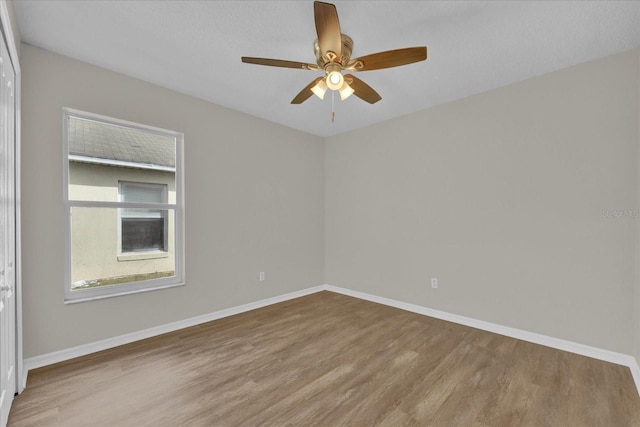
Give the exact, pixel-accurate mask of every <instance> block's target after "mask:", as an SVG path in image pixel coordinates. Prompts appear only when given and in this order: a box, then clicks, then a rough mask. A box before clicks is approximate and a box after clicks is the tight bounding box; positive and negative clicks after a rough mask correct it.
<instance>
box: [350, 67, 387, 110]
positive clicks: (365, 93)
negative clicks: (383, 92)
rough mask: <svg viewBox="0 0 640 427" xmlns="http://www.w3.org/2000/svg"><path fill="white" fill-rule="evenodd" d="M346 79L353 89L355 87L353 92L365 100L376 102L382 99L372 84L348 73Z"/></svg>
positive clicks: (370, 102) (371, 102)
mask: <svg viewBox="0 0 640 427" xmlns="http://www.w3.org/2000/svg"><path fill="white" fill-rule="evenodd" d="M344 79H345V81H347V82H348V83H349V86H351V89H353V94H354V95H355V96H357V97H358V98H360V99H362V100H363V101H366V102H368V103H369V104H375V103H376V102H378V101H380V100H381V99H382V97H381V96H380V95H379V94H378V92H376V91H375V90H373V89H372V88H371V86H369V85H368V84H366V83H365V82H363V81H362V80H360V79H359V78H357V77H356V76H354V75H352V74H347V75H345V76H344Z"/></svg>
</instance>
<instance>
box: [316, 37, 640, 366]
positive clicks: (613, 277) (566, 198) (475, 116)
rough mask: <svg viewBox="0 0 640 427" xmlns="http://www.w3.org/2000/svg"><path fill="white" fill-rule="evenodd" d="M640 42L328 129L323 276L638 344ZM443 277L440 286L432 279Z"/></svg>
mask: <svg viewBox="0 0 640 427" xmlns="http://www.w3.org/2000/svg"><path fill="white" fill-rule="evenodd" d="M639 69H640V68H639V50H638V49H635V50H632V51H628V52H625V53H621V54H617V55H614V56H611V57H608V58H605V59H601V60H598V61H594V62H589V63H586V64H582V65H579V66H576V67H572V68H569V69H565V70H561V71H558V72H555V73H552V74H548V75H544V76H541V77H537V78H534V79H530V80H527V81H524V82H521V83H517V84H514V85H510V86H506V87H503V88H500V89H497V90H493V91H490V92H486V93H483V94H480V95H477V96H473V97H469V98H465V99H462V100H459V101H456V102H452V103H449V104H446V105H442V106H439V107H435V108H431V109H428V110H426V111H422V112H419V113H416V114H412V115H410V116H405V117H402V118H398V119H394V120H391V121H388V122H385V123H381V124H378V125H375V126H371V127H368V128H366V129H361V130H357V131H354V132H351V133H348V134H343V135H340V136H337V137H334V138H331V139H330V140H328V141H327V142H326V146H325V176H326V178H325V209H326V216H325V218H326V220H325V261H326V267H325V278H326V280H327V283H329V284H332V285H336V286H343V287H346V288H350V289H354V290H358V291H363V292H368V293H372V294H375V295H379V296H384V297H389V298H393V299H397V300H400V301H405V302H409V303H414V304H419V305H422V306H426V307H430V308H434V309H439V310H444V311H447V312H450V313H455V314H460V315H464V316H469V317H472V318H476V319H481V320H485V321H489V322H495V323H498V324H501V325H506V326H510V327H514V328H521V329H524V330H527V331H531V332H537V333H541V334H545V335H549V336H552V337H558V338H562V339H567V340H571V341H575V342H578V343H583V344H587V345H592V346H597V347H601V348H605V349H609V350H613V351H618V352H623V353H627V354H632V353H633V352H634V338H635V335H636V334H637V330H636V329H635V327H634V318H635V315H634V311H635V310H636V307H635V305H636V304H635V301H636V299H637V295H636V292H637V289H636V286H637V277H636V242H637V233H638V231H637V223H638V220H637V219H636V218H634V217H633V214H634V213H633V212H632V213H631V215H632V216H631V217H628V216H623V217H619V218H607V217H605V215H603V211H604V210H607V211H613V210H635V209H638V176H637V174H638V172H637V171H638V139H639V128H638V126H639V120H638V117H639V111H638V109H639V90H638V88H639ZM431 277H437V278H438V279H439V281H440V286H439V288H438V289H431V286H430V283H429V282H430V278H431Z"/></svg>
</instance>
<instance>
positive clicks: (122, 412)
mask: <svg viewBox="0 0 640 427" xmlns="http://www.w3.org/2000/svg"><path fill="white" fill-rule="evenodd" d="M374 425H378V426H394V427H398V426H447V427H450V426H492V427H498V426H510V427H511V426H536V427H537V426H563V427H564V426H616V427H622V426H639V425H640V397H638V393H637V392H636V389H635V387H634V383H633V380H632V377H631V374H630V371H629V369H628V368H626V367H623V366H618V365H614V364H610V363H606V362H602V361H598V360H594V359H590V358H588V357H583V356H577V355H574V354H570V353H566V352H563V351H559V350H553V349H550V348H547V347H543V346H539V345H535V344H531V343H527V342H524V341H520V340H516V339H512V338H507V337H503V336H500V335H496V334H492V333H488V332H484V331H480V330H477V329H473V328H469V327H465V326H460V325H456V324H453V323H449V322H445V321H441V320H437V319H433V318H429V317H425V316H421V315H418V314H414V313H409V312H406V311H402V310H398V309H395V308H391V307H386V306H383V305H378V304H374V303H370V302H366V301H361V300H358V299H355V298H351V297H347V296H344V295H339V294H335V293H330V292H320V293H317V294H313V295H310V296H306V297H303V298H298V299H295V300H291V301H287V302H283V303H280V304H276V305H273V306H270V307H266V308H262V309H259V310H254V311H251V312H247V313H243V314H239V315H236V316H232V317H228V318H225V319H221V320H216V321H214V322H209V323H205V324H202V325H199V326H194V327H192V328H188V329H184V330H181V331H177V332H173V333H170V334H166V335H162V336H159V337H155V338H150V339H147V340H144V341H139V342H136V343H133V344H129V345H125V346H121V347H118V348H115V349H111V350H107V351H103V352H100V353H96V354H93V355H89V356H85V357H80V358H77V359H74V360H71V361H67V362H63V363H59V364H57V365H53V366H48V367H45V368H41V369H37V370H34V371H31V372H30V373H29V380H28V384H27V388H26V389H25V391H24V392H23V393H22V394H21V395H20V396H17V397H16V399H15V401H14V404H13V408H12V410H11V413H10V417H9V426H11V427H18V426H65V427H67V426H68V427H72V426H83V427H84V426H109V427H112V426H136V427H138V426H252V427H253V426H296V427H299V426H323V427H326V426H374Z"/></svg>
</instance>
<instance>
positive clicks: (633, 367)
mask: <svg viewBox="0 0 640 427" xmlns="http://www.w3.org/2000/svg"><path fill="white" fill-rule="evenodd" d="M320 291H330V292H335V293H338V294H342V295H347V296H350V297H354V298H358V299H362V300H366V301H371V302H375V303H378V304H383V305H386V306H390V307H395V308H399V309H401V310H406V311H410V312H412V313H417V314H421V315H424V316H429V317H434V318H437V319H441V320H446V321H449V322H453V323H458V324H461V325H465V326H469V327H472V328H476V329H481V330H484V331H488V332H493V333H497V334H500V335H505V336H508V337H511V338H516V339H520V340H523V341H528V342H532V343H534V344H539V345H544V346H546V347H551V348H555V349H558V350H563V351H568V352H570V353H575V354H580V355H582V356H587V357H591V358H594V359H598V360H603V361H605V362H611V363H615V364H617V365H622V366H627V367H628V368H629V369H630V371H631V375H632V377H633V380H634V382H635V385H636V389H637V390H638V394H639V395H640V367H639V366H638V363H637V361H636V359H635V358H634V357H633V356H630V355H627V354H622V353H616V352H613V351H609V350H604V349H601V348H597V347H591V346H588V345H584V344H579V343H576V342H572V341H567V340H563V339H559V338H554V337H550V336H546V335H541V334H536V333H533V332H527V331H523V330H521V329H516V328H510V327H508V326H502V325H498V324H495V323H490V322H485V321H482V320H476V319H472V318H470V317H465V316H460V315H457V314H451V313H447V312H444V311H439V310H434V309H430V308H426V307H422V306H418V305H414V304H409V303H405V302H402V301H396V300H392V299H390V298H384V297H379V296H376V295H371V294H367V293H364V292H359V291H353V290H350V289H345V288H341V287H337V286H331V285H321V286H315V287H312V288H307V289H303V290H300V291H295V292H291V293H288V294H284V295H280V296H275V297H272V298H267V299H263V300H260V301H256V302H252V303H248V304H243V305H240V306H237V307H232V308H228V309H224V310H220V311H216V312H213V313H209V314H204V315H201V316H196V317H192V318H190V319H185V320H181V321H177V322H173V323H168V324H166V325H161V326H157V327H154V328H149V329H145V330H142V331H138V332H132V333H130V334H125V335H121V336H118V337H113V338H108V339H106V340H102V341H97V342H93V343H89V344H84V345H80V346H77V347H73V348H69V349H65V350H60V351H56V352H53V353H48V354H43V355H41V356H35V357H30V358H28V359H25V361H24V366H25V374H24V383H26V372H27V370H29V369H35V368H40V367H42V366H47V365H51V364H53V363H58V362H63V361H65V360H69V359H73V358H75V357H79V356H84V355H87V354H90V353H95V352H97V351H101V350H106V349H108V348H112V347H117V346H120V345H123V344H128V343H131V342H134V341H138V340H142V339H145V338H150V337H154V336H156V335H161V334H165V333H167V332H173V331H176V330H179V329H183V328H188V327H190V326H195V325H198V324H201V323H205V322H210V321H212V320H217V319H221V318H223V317H228V316H233V315H234V314H239V313H244V312H246V311H250V310H255V309H257V308H261V307H266V306H268V305H272V304H277V303H279V302H283V301H288V300H290V299H293V298H299V297H302V296H305V295H310V294H314V293H316V292H320Z"/></svg>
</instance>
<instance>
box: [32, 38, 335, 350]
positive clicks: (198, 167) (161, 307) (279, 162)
mask: <svg viewBox="0 0 640 427" xmlns="http://www.w3.org/2000/svg"><path fill="white" fill-rule="evenodd" d="M21 63H22V69H23V76H22V77H23V80H22V82H23V83H22V89H23V90H22V94H23V97H22V151H23V159H24V161H23V164H22V213H23V218H22V224H23V228H22V239H23V256H24V259H23V289H24V305H23V306H24V355H25V357H32V356H37V355H41V354H46V353H49V352H53V351H56V350H61V349H65V348H69V347H72V346H76V345H81V344H86V343H90V342H93V341H97V340H101V339H105V338H109V337H114V336H118V335H121V334H125V333H128V332H133V331H138V330H141V329H145V328H149V327H153V326H157V325H162V324H165V323H169V322H172V321H177V320H182V319H186V318H189V317H193V316H197V315H200V314H205V313H210V312H213V311H216V310H220V309H224V308H228V307H233V306H237V305H240V304H244V303H247V302H252V301H257V300H260V299H263V298H268V297H271V296H276V295H281V294H284V293H287V292H292V291H295V290H299V289H304V288H308V287H312V286H317V285H320V284H322V283H324V277H323V275H324V270H323V266H324V248H323V244H324V243H323V242H324V239H323V232H324V230H323V227H324V205H323V203H324V202H323V200H324V148H323V140H322V139H321V138H318V137H314V136H311V135H308V134H305V133H302V132H298V131H294V130H291V129H288V128H285V127H282V126H279V125H275V124H272V123H269V122H266V121H263V120H260V119H256V118H254V117H251V116H247V115H244V114H241V113H238V112H234V111H231V110H228V109H225V108H222V107H219V106H215V105H212V104H210V103H206V102H204V101H201V100H198V99H196V98H192V97H189V96H186V95H181V94H178V93H176V92H172V91H170V90H166V89H163V88H160V87H157V86H154V85H151V84H148V83H145V82H142V81H140V80H136V79H133V78H129V77H125V76H123V75H120V74H116V73H113V72H110V71H107V70H104V69H101V68H97V67H94V66H91V65H88V64H85V63H82V62H79V61H75V60H71V59H69V58H65V57H63V56H60V55H56V54H53V53H51V52H48V51H45V50H42V49H38V48H35V47H32V46H29V45H24V44H23V45H22V51H21ZM62 107H71V108H75V109H79V110H84V111H89V112H93V113H98V114H103V115H107V116H111V117H115V118H119V119H124V120H129V121H133V122H138V123H142V124H146V125H151V126H157V127H161V128H166V129H171V130H175V131H178V132H183V133H184V135H185V139H184V147H185V148H184V153H185V187H186V190H185V198H186V207H185V214H186V224H188V225H187V227H186V236H185V239H186V240H185V243H186V282H187V285H186V286H184V287H179V288H171V289H165V290H158V291H153V292H146V293H141V294H136V295H128V296H124V297H116V298H109V299H104V300H99V301H93V302H84V303H78V304H70V305H65V304H63V300H64V286H63V271H64V270H63V269H64V256H63V252H64V248H63V241H64V234H63V227H62V224H63V223H64V209H63V200H62V170H63V169H62V166H63V162H62V159H63V153H62ZM260 271H265V272H266V278H267V280H266V281H265V282H262V283H259V282H258V280H257V279H258V272H260Z"/></svg>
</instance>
